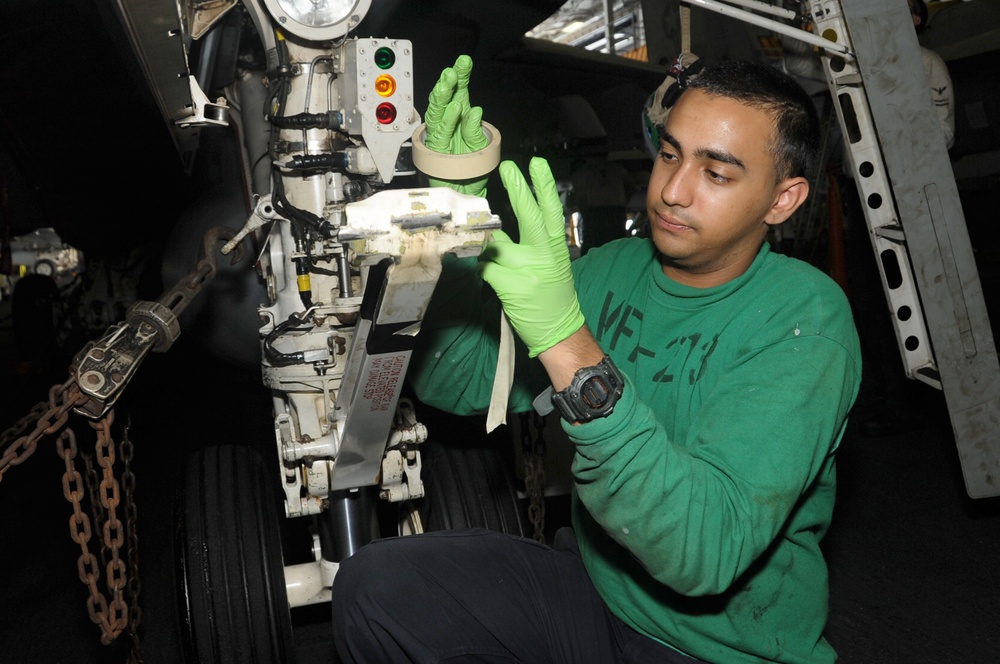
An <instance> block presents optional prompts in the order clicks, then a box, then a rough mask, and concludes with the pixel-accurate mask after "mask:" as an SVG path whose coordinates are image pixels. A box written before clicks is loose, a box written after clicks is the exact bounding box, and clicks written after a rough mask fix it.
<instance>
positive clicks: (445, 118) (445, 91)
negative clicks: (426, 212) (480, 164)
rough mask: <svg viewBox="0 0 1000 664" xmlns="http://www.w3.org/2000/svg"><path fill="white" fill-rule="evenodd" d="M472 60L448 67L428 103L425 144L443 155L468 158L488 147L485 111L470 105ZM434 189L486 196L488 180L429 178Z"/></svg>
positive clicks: (461, 58)
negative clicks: (445, 188)
mask: <svg viewBox="0 0 1000 664" xmlns="http://www.w3.org/2000/svg"><path fill="white" fill-rule="evenodd" d="M471 74H472V58H470V57H469V56H467V55H460V56H458V59H457V60H455V66H454V67H445V69H444V71H442V72H441V76H440V77H439V78H438V82H437V83H436V84H435V85H434V89H433V90H431V94H430V97H429V98H428V100H427V113H426V114H425V116H424V122H426V123H427V135H426V137H425V139H424V144H425V145H426V146H427V147H428V148H429V149H431V150H434V151H435V152H442V153H444V154H469V153H470V152H476V151H478V150H482V149H483V148H485V147H486V146H487V144H489V139H488V138H487V137H486V133H485V132H484V131H483V127H482V121H483V109H482V108H481V107H479V106H470V104H469V78H470V75H471ZM428 180H429V182H430V185H431V186H432V187H450V188H452V189H455V190H456V191H459V192H461V193H463V194H472V195H473V196H486V181H487V180H489V177H488V176H487V177H481V178H475V179H470V180H455V181H451V180H438V179H436V178H428Z"/></svg>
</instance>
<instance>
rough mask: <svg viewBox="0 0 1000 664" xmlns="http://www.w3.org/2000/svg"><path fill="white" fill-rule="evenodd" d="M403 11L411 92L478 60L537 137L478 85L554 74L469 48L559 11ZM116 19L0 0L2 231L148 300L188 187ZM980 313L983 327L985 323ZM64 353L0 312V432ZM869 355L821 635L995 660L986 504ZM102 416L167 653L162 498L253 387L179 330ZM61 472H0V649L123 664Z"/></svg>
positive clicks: (575, 75)
mask: <svg viewBox="0 0 1000 664" xmlns="http://www.w3.org/2000/svg"><path fill="white" fill-rule="evenodd" d="M417 4H418V3H408V4H405V5H404V3H398V12H397V13H396V14H395V17H394V18H393V19H392V20H388V19H387V20H386V23H385V25H384V26H380V27H384V30H385V31H386V34H397V33H394V32H392V31H393V30H394V29H395V28H396V27H397V26H399V25H403V24H408V25H410V27H411V28H413V29H414V30H415V31H416V32H420V31H421V30H422V32H421V34H422V35H423V37H422V39H425V40H427V43H433V42H434V41H438V42H440V41H441V40H448V43H449V45H450V46H451V47H450V48H441V49H434V48H427V49H426V50H425V52H426V53H427V57H426V60H421V62H422V63H423V64H422V66H423V67H424V68H423V69H422V70H421V71H422V72H425V73H423V74H422V78H421V79H420V80H419V81H418V88H423V89H429V86H430V85H431V84H432V83H433V78H434V76H433V75H430V74H427V73H426V72H435V73H436V72H437V71H439V70H440V68H441V67H443V66H445V65H447V64H450V63H451V62H452V61H453V59H454V55H453V54H454V53H457V52H461V51H463V50H466V47H468V48H477V49H480V50H479V51H477V53H482V54H483V58H482V59H477V72H482V73H483V78H484V79H485V80H500V81H504V84H503V85H496V86H495V87H489V86H486V85H485V84H484V85H483V86H482V88H481V89H479V90H478V91H477V90H475V89H474V93H475V92H479V93H480V95H481V99H482V102H481V103H482V104H483V105H484V106H485V107H486V108H488V109H489V112H488V113H487V118H488V119H489V120H490V121H491V122H493V123H494V124H496V125H497V126H500V127H507V126H510V127H512V129H511V134H512V136H523V137H526V138H525V140H527V141H528V142H529V143H531V141H532V139H533V137H532V134H533V133H538V134H544V133H545V132H547V131H549V130H551V129H553V127H550V126H546V125H545V124H544V123H543V124H541V125H538V124H537V123H536V124H534V125H532V124H531V123H530V120H531V117H532V114H531V113H526V112H525V111H524V109H525V107H523V106H520V107H516V108H513V109H511V108H510V105H509V104H505V103H504V102H505V100H504V96H505V94H509V93H510V90H511V88H510V87H509V86H510V85H511V84H512V83H511V81H510V80H507V79H503V78H500V79H494V78H492V75H493V74H496V73H497V72H498V71H501V70H508V69H509V68H511V67H512V66H513V65H512V64H511V63H512V62H517V61H519V58H523V60H521V63H522V66H523V69H522V70H520V71H521V72H522V74H523V72H524V71H527V72H529V78H530V80H532V81H533V82H534V84H536V85H537V84H538V81H539V80H541V78H540V77H542V76H545V75H547V74H548V73H551V72H550V71H549V70H547V69H546V68H545V67H543V66H540V65H539V64H538V63H537V62H536V61H534V60H532V59H531V58H529V57H528V56H516V55H511V56H509V57H505V58H499V59H497V60H496V61H493V60H491V59H489V57H488V54H497V53H501V52H504V49H505V48H506V46H507V44H505V43H497V40H499V37H498V36H494V35H503V34H507V31H506V30H505V29H501V28H500V25H499V23H497V22H498V21H500V20H501V18H500V17H502V16H514V17H515V18H513V19H510V20H511V21H513V22H514V23H515V25H514V26H513V27H512V28H511V31H512V33H513V34H518V33H517V32H516V31H517V30H520V31H521V32H523V31H524V30H525V29H527V27H530V26H531V25H534V24H535V23H537V22H538V20H540V19H539V16H541V17H544V16H545V15H547V12H548V11H550V10H552V9H554V7H555V6H557V5H558V4H559V3H553V2H549V3H541V4H539V5H538V6H536V7H535V8H533V9H531V10H530V11H529V10H528V9H526V7H527V5H525V4H520V3H512V4H513V5H514V7H513V8H511V9H509V11H507V12H501V11H499V10H498V11H497V12H496V16H492V15H491V16H490V17H489V20H490V21H494V23H492V24H490V25H489V26H487V27H484V26H485V25H486V24H479V23H477V22H476V21H473V20H471V19H470V18H469V17H468V16H465V15H462V14H459V13H453V14H448V13H445V14H443V15H439V16H437V17H435V19H434V20H431V19H430V18H429V17H428V16H427V15H426V14H424V13H421V12H418V11H416V10H415V9H414V6H415V5H417ZM109 21H111V22H110V23H109ZM113 21H114V17H113V16H111V15H110V14H109V13H107V11H106V8H105V6H104V3H102V2H97V1H96V0H44V1H43V0H38V1H31V2H28V1H26V0H5V2H4V3H3V6H2V7H0V37H2V39H0V49H2V52H0V55H2V57H0V173H2V175H3V184H4V189H5V192H6V206H5V208H4V210H3V214H4V221H5V223H7V224H8V225H9V227H10V230H11V233H12V234H17V233H20V232H24V231H27V230H30V229H32V228H35V227H39V226H53V227H55V228H56V229H57V230H58V231H59V233H60V234H61V235H62V237H63V238H64V239H65V240H66V241H67V242H69V243H71V244H73V245H74V246H77V247H78V248H80V249H82V250H83V251H84V253H85V255H86V256H87V259H88V264H90V263H93V264H97V265H100V264H102V263H103V264H104V265H106V266H112V267H113V269H116V270H120V271H122V272H126V271H129V270H131V272H130V276H131V277H132V278H133V287H134V289H135V294H136V295H137V296H139V297H141V298H149V299H155V297H157V296H158V295H159V293H160V292H161V290H162V287H163V284H162V281H161V279H160V277H159V259H160V256H161V255H162V252H163V247H164V245H165V244H166V242H167V239H168V237H169V235H170V230H171V229H172V227H173V226H174V224H175V223H176V220H177V218H178V217H179V216H180V215H181V214H182V212H183V211H184V210H185V209H186V208H187V207H188V206H189V205H190V204H191V203H192V201H194V200H195V199H196V198H197V196H198V195H199V194H200V193H201V184H200V181H199V180H198V178H197V177H193V175H194V176H196V175H197V173H195V174H189V173H186V172H185V171H184V169H183V168H182V166H181V160H180V159H179V157H178V155H177V153H176V151H175V150H174V147H173V144H172V142H171V140H170V137H169V133H168V132H167V131H166V127H165V123H164V121H163V120H162V118H161V117H160V115H159V112H158V111H157V109H156V108H155V105H154V104H153V103H152V100H151V97H150V96H149V94H148V92H147V91H146V90H145V88H143V87H142V85H141V83H140V82H139V79H138V77H137V76H138V72H137V71H136V70H135V67H134V65H133V64H131V62H130V61H129V60H128V59H127V58H124V57H123V54H124V53H127V51H126V50H125V43H124V41H123V35H122V34H121V33H120V32H117V31H116V30H115V29H114V27H113V26H114V25H115V23H114V22H113ZM522 24H523V25H522ZM523 26H527V27H523ZM490 27H492V28H496V29H495V30H491V29H489V28H490ZM380 32H381V30H380ZM418 46H419V45H418ZM416 52H417V53H420V52H421V51H420V49H419V48H416ZM477 58H478V56H477ZM418 60H420V57H419V56H418ZM480 63H481V64H480ZM990 64H991V65H993V63H992V62H991V63H990ZM532 74H533V75H532ZM605 76H608V77H611V78H613V74H612V73H609V74H606V75H604V76H602V75H599V74H594V73H592V74H591V75H589V76H585V75H584V74H583V73H581V72H572V73H568V74H566V76H565V77H563V78H562V79H561V80H562V83H561V85H563V86H564V87H562V88H560V91H561V92H562V93H566V92H568V91H569V90H570V89H574V88H575V89H579V90H581V91H586V92H587V93H588V94H589V95H590V96H591V99H592V101H593V104H594V105H596V106H598V107H603V106H604V105H607V104H609V103H610V100H614V99H621V98H622V97H623V96H625V97H629V98H631V97H634V96H636V94H638V93H637V91H642V90H649V89H651V87H655V84H656V83H657V82H658V81H656V80H654V82H653V84H652V86H649V85H648V84H647V83H648V82H647V81H644V80H642V79H641V77H640V78H639V79H638V80H633V81H628V82H619V83H617V84H610V83H608V82H607V81H608V78H605ZM654 78H655V77H654ZM644 85H645V87H643V86H644ZM522 87H523V86H522ZM602 100H604V103H602ZM533 110H534V109H533ZM630 121H631V120H629V122H630ZM624 122H625V121H623V123H624ZM525 147H526V149H527V147H528V146H525ZM959 184H960V190H961V192H962V196H963V205H964V206H965V212H966V217H967V222H968V225H969V230H970V236H971V237H972V240H973V245H974V247H975V249H976V255H977V261H978V263H979V267H980V273H981V277H982V280H983V288H984V291H985V294H986V298H987V303H988V306H989V309H990V310H991V311H992V312H996V311H998V310H1000V309H998V307H997V306H996V305H995V303H996V302H997V296H998V293H1000V269H998V267H997V266H998V265H1000V263H998V262H997V260H996V258H997V246H998V243H997V237H996V230H995V213H994V212H993V211H992V210H993V207H992V206H993V199H994V197H995V191H996V182H995V176H994V177H993V178H992V179H991V178H990V177H988V176H987V177H986V178H979V179H975V180H970V181H966V182H960V183H959ZM851 257H852V258H851V260H852V265H853V266H855V268H856V269H853V270H852V272H851V279H852V291H853V296H852V301H853V302H855V304H858V301H859V298H861V297H862V293H864V292H869V293H870V291H866V290H865V288H866V286H865V285H864V284H866V283H870V282H868V281H867V278H868V275H870V273H866V270H870V269H872V268H873V266H872V265H870V264H869V263H867V261H868V259H869V257H868V256H867V255H866V253H865V251H864V250H863V249H861V248H857V247H855V250H853V251H851ZM107 269H112V268H107ZM859 306H860V305H859ZM993 318H994V322H995V324H996V321H997V320H998V316H997V315H996V314H995V313H994V316H993ZM859 327H860V328H861V329H862V334H864V335H867V336H868V337H869V338H876V337H878V335H884V334H885V329H884V327H881V326H879V325H877V324H875V323H873V322H872V321H870V320H867V319H863V318H859ZM75 350H76V347H74V346H72V345H71V344H66V345H65V347H62V348H58V349H54V350H52V349H50V351H49V352H47V353H45V354H44V355H41V356H39V355H35V356H25V355H24V353H22V352H19V351H18V349H17V348H16V347H15V344H14V342H13V330H12V323H11V320H10V318H9V301H8V302H3V303H0V371H2V376H3V384H4V385H5V387H4V389H3V390H2V399H0V425H2V426H3V427H4V428H6V427H7V426H9V425H11V424H13V423H14V422H15V421H16V420H17V419H18V418H20V417H21V416H22V415H24V414H25V413H27V411H28V409H29V408H30V407H31V406H32V405H33V404H35V403H36V402H37V401H39V400H40V399H42V398H44V396H45V394H46V391H47V389H48V387H49V386H51V385H52V384H54V383H57V382H62V380H63V379H64V378H65V376H66V368H67V367H68V362H69V359H70V356H71V355H72V353H73V352H75ZM866 363H867V364H866V378H865V387H864V390H863V393H862V397H861V399H860V400H859V403H858V406H857V408H856V411H855V413H854V414H853V415H852V420H851V427H850V430H849V432H848V434H847V436H846V437H845V439H844V442H843V445H842V453H841V463H840V484H839V503H838V508H837V511H836V514H835V519H834V524H833V528H832V530H831V532H830V534H829V536H828V538H827V540H826V545H825V546H826V553H827V557H828V559H829V564H830V571H831V618H830V623H829V629H828V638H829V639H830V641H831V642H832V643H833V645H834V647H835V648H836V649H837V650H838V651H839V652H840V654H841V661H844V662H848V663H855V662H858V663H862V662H872V663H876V662H878V663H890V662H891V663H895V662H900V663H903V662H906V663H919V662H928V663H930V662H935V663H938V662H970V663H982V664H992V663H994V662H997V661H1000V631H998V630H997V629H996V624H997V620H998V618H1000V560H998V553H997V552H998V551H1000V501H998V499H986V500H979V501H973V500H971V499H969V498H968V497H967V496H966V494H965V490H964V486H963V482H962V477H961V470H960V467H959V463H958V457H957V452H956V449H955V445H954V440H953V436H952V432H951V427H950V424H949V421H948V415H947V410H946V408H945V405H944V403H943V398H942V396H941V395H940V393H938V392H936V391H934V390H933V389H931V388H929V387H926V386H924V385H921V384H910V383H909V382H908V381H905V380H902V381H893V380H888V381H887V380H885V379H884V377H885V376H893V375H895V376H897V377H898V375H899V374H900V373H901V371H902V369H901V367H900V366H899V360H898V357H896V356H895V355H894V354H893V353H892V352H891V351H890V352H885V351H884V346H883V351H880V352H876V353H875V355H874V356H872V357H868V358H866ZM887 386H888V387H887ZM886 389H890V390H892V391H893V393H894V394H898V395H900V396H901V398H902V401H903V402H904V403H905V404H906V406H907V407H906V408H905V409H903V410H900V413H902V414H903V415H902V417H900V418H896V419H895V420H893V419H892V418H889V423H888V425H884V426H875V427H866V426H865V425H866V423H869V422H872V421H875V422H876V424H878V422H880V421H882V420H880V419H879V418H880V417H881V416H882V415H884V414H885V412H886V408H887V407H886V402H885V401H884V396H885V394H886ZM116 411H117V413H118V417H119V419H118V422H117V427H118V431H117V435H118V436H119V437H120V436H121V427H122V426H123V425H124V424H125V423H126V422H131V428H130V437H131V439H132V440H133V442H134V445H135V455H136V459H135V472H136V477H137V486H136V491H137V496H138V510H139V524H140V530H139V537H140V547H139V550H140V571H141V575H140V578H141V579H142V582H143V591H142V598H143V599H142V603H141V606H142V608H143V616H142V622H141V632H140V634H141V638H142V643H143V654H144V655H145V660H146V661H148V662H174V661H179V659H180V654H179V653H180V650H179V644H178V638H179V637H178V634H179V631H178V629H179V625H178V622H177V621H178V617H177V616H178V612H177V611H176V607H175V602H176V601H177V600H176V595H175V591H176V582H175V579H174V576H173V563H172V550H173V549H172V547H173V535H174V531H173V525H172V524H173V513H172V510H173V507H172V505H173V494H174V490H175V487H176V482H177V474H178V469H179V463H180V460H182V459H183V458H184V456H185V455H186V454H187V453H188V452H190V451H191V450H193V449H196V448H197V446H198V445H200V444H202V443H203V442H204V441H224V440H240V441H248V442H250V443H251V444H254V445H261V446H266V445H268V444H270V443H269V441H270V440H271V435H272V434H271V430H272V423H271V419H270V412H269V401H268V397H267V395H266V394H265V393H264V392H263V390H262V388H261V386H260V381H259V373H258V371H257V370H256V369H254V368H246V367H242V368H241V367H234V366H232V365H231V364H228V363H225V362H222V361H220V360H219V359H218V358H215V357H213V356H212V355H209V354H207V353H206V352H204V350H203V349H202V348H200V347H199V346H198V344H196V343H194V342H193V341H192V340H191V339H189V338H187V337H184V336H182V338H181V340H180V341H179V342H178V344H177V345H176V346H175V347H174V348H173V349H171V351H170V352H169V353H167V354H165V355H153V356H150V357H149V358H148V359H147V360H146V362H144V364H143V366H142V368H141V370H140V372H139V374H138V376H137V378H136V379H135V381H134V383H133V385H132V386H130V388H129V390H128V392H127V394H126V397H124V398H123V401H122V403H121V404H120V405H119V407H118V408H117V409H116ZM75 427H76V428H77V430H78V431H80V441H81V447H82V448H86V447H88V446H92V445H93V442H92V440H93V439H92V435H91V434H89V432H88V427H86V426H85V424H83V423H82V422H77V423H76V425H75ZM61 475H62V461H61V460H60V459H59V458H58V457H57V456H56V454H55V450H54V444H53V442H52V441H51V440H43V441H42V442H41V443H40V444H39V446H38V451H37V452H36V453H35V454H34V455H33V456H32V457H31V458H30V459H28V460H27V461H26V462H25V463H24V464H23V465H21V466H18V467H12V468H11V469H10V470H9V471H8V472H7V474H6V475H4V477H3V480H2V482H0V606H2V607H3V609H2V614H3V620H2V621H0V644H2V645H0V648H2V650H0V652H2V655H0V659H2V660H3V661H9V662H32V663H36V662H37V663H43V664H47V663H50V662H51V663H56V662H67V663H70V662H74V663H75V662H121V661H124V657H125V654H126V652H127V650H128V644H127V643H124V640H121V641H123V642H122V643H116V644H115V645H113V646H111V647H104V646H101V645H100V643H99V632H98V629H97V627H96V626H95V625H93V624H91V623H90V622H89V620H88V619H87V614H86V608H85V602H86V599H87V593H86V590H85V588H84V586H83V585H82V584H81V583H80V582H79V579H78V577H77V572H76V558H77V556H78V554H79V547H78V546H77V545H76V544H74V543H73V542H72V541H71V540H70V538H69V529H68V518H69V515H70V514H71V508H70V506H69V504H68V503H67V502H66V501H65V500H64V499H63V497H62V490H61ZM551 507H552V512H551V517H550V521H549V525H550V526H553V525H555V524H556V523H557V522H558V520H559V518H560V515H561V511H560V509H559V508H560V507H561V506H560V505H559V504H558V501H553V504H552V506H551ZM300 613H301V614H302V615H300V616H298V618H299V621H298V624H299V625H300V626H299V628H298V631H297V638H298V647H299V650H300V654H301V656H302V657H301V659H302V661H329V650H328V649H329V641H328V634H327V630H326V629H325V627H324V622H323V621H324V617H323V615H322V614H321V612H317V611H306V612H300Z"/></svg>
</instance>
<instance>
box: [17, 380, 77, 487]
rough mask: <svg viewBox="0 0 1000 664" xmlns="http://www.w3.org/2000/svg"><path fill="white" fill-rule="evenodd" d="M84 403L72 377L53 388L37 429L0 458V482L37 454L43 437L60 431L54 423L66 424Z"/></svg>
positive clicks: (22, 437) (19, 440) (19, 439)
mask: <svg viewBox="0 0 1000 664" xmlns="http://www.w3.org/2000/svg"><path fill="white" fill-rule="evenodd" d="M84 401H86V397H84V395H83V394H81V392H80V389H79V387H78V386H77V385H76V379H75V378H74V377H72V376H71V377H70V378H69V379H68V380H67V381H66V382H65V383H63V384H62V385H54V386H52V388H51V389H50V390H49V400H48V403H47V410H45V412H44V413H42V415H41V416H40V417H39V418H38V421H37V422H36V423H35V428H34V429H33V430H32V431H31V433H29V434H27V435H23V436H21V437H19V438H17V439H16V440H15V441H14V442H13V443H12V444H11V445H9V446H8V447H7V448H6V449H5V450H4V452H3V456H2V457H0V481H3V476H4V473H6V472H7V469H8V468H9V467H10V466H17V465H19V464H21V463H24V461H25V460H27V458H28V457H30V456H31V455H32V454H34V453H35V448H36V447H37V445H38V441H39V439H41V437H42V436H43V435H51V434H52V433H55V431H57V430H58V427H57V426H55V424H54V423H58V422H62V423H63V424H65V422H66V419H67V418H68V413H69V411H70V410H71V409H72V408H74V407H75V406H77V405H79V404H82V403H83V402H84ZM22 429H23V427H22Z"/></svg>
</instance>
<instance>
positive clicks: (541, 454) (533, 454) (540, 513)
mask: <svg viewBox="0 0 1000 664" xmlns="http://www.w3.org/2000/svg"><path fill="white" fill-rule="evenodd" d="M520 417H521V452H522V456H523V457H524V487H525V490H526V491H527V492H528V520H529V521H530V522H531V525H532V526H533V528H534V533H533V535H532V536H533V537H534V539H535V540H537V541H539V542H541V543H542V544H544V543H545V454H546V444H545V438H544V436H543V430H544V429H545V418H544V417H542V416H541V415H539V414H538V413H537V412H535V411H531V412H528V413H521V416H520ZM532 428H534V430H535V436H534V437H532V435H531V429H532Z"/></svg>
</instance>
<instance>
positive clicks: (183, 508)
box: [176, 445, 294, 664]
mask: <svg viewBox="0 0 1000 664" xmlns="http://www.w3.org/2000/svg"><path fill="white" fill-rule="evenodd" d="M270 475H271V474H269V473H268V472H267V469H266V467H265V464H264V461H263V460H262V459H261V457H260V456H259V455H258V454H257V453H256V452H254V451H253V450H251V449H249V448H246V447H239V446H229V445H224V446H219V447H209V448H206V449H204V450H201V451H199V452H197V453H195V454H194V455H193V456H192V457H191V458H190V459H189V461H188V463H187V465H186V466H185V470H184V480H183V482H184V484H183V487H184V488H183V494H182V496H181V500H180V501H179V505H178V508H179V510H180V514H179V515H178V518H179V523H180V536H179V537H178V538H177V542H176V546H177V547H178V549H179V560H180V568H181V569H180V572H181V574H180V579H179V582H180V583H181V585H182V587H181V589H180V590H181V613H182V622H183V628H184V629H185V630H186V632H187V633H186V636H187V638H185V639H184V641H185V642H186V645H185V650H186V652H185V655H186V657H185V659H186V661H188V662H191V663H194V662H198V663H199V664H208V663H212V664H215V663H217V662H233V663H240V664H271V663H275V664H283V663H287V662H292V661H293V660H294V648H293V644H292V627H291V617H290V614H289V608H288V599H287V595H286V592H285V578H284V570H283V562H282V553H281V526H280V509H281V502H280V501H279V500H278V498H277V497H276V495H275V490H274V486H275V483H276V481H277V478H276V477H273V478H272V477H271V476H270Z"/></svg>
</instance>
